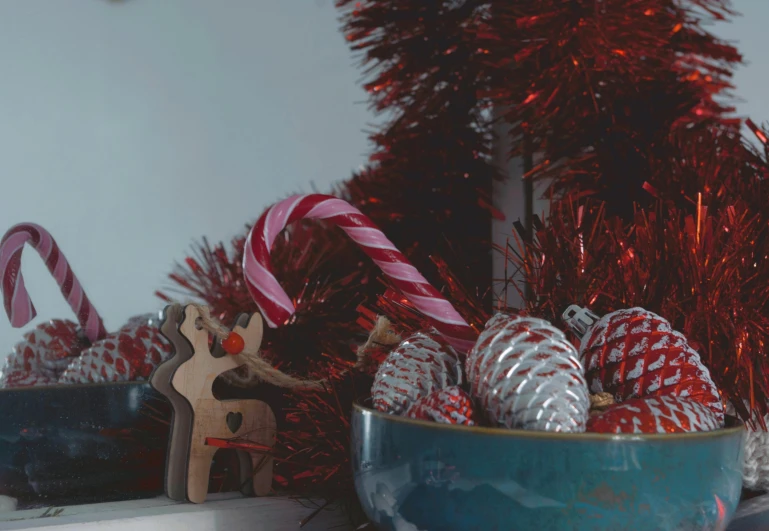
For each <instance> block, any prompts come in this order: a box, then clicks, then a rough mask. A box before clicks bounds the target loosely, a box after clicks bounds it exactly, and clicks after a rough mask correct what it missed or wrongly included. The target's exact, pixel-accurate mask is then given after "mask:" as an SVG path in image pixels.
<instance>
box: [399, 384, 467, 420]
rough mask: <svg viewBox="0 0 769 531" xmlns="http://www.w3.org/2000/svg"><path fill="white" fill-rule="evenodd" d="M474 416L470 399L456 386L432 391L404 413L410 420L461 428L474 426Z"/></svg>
mask: <svg viewBox="0 0 769 531" xmlns="http://www.w3.org/2000/svg"><path fill="white" fill-rule="evenodd" d="M474 415H475V413H474V412H473V401H472V399H471V398H470V396H469V395H468V394H467V393H465V392H464V391H463V390H462V388H461V387H457V386H452V387H447V388H445V389H440V390H438V391H433V392H432V393H430V394H429V395H427V396H424V397H422V398H420V399H419V400H417V401H416V402H414V403H413V404H412V405H411V407H409V409H408V411H407V412H406V416H407V417H409V418H412V419H419V420H431V421H433V422H440V423H441V424H459V425H462V426H474V425H475V421H474V420H473V417H474Z"/></svg>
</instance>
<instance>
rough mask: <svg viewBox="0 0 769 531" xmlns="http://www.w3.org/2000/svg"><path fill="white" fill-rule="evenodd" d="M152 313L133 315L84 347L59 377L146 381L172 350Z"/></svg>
mask: <svg viewBox="0 0 769 531" xmlns="http://www.w3.org/2000/svg"><path fill="white" fill-rule="evenodd" d="M158 324H159V320H158V317H157V316H156V315H154V314H150V315H147V316H140V317H133V318H131V319H130V320H129V322H128V324H126V326H124V327H123V328H121V329H120V330H118V331H117V332H114V333H112V334H109V335H108V336H107V337H106V338H104V339H102V340H101V341H98V342H96V343H95V344H94V345H93V346H92V347H91V348H89V349H86V350H84V351H83V352H82V353H81V354H80V356H79V357H78V358H77V359H76V360H74V361H73V362H72V363H71V364H70V365H69V367H67V370H66V371H65V372H64V374H63V375H62V377H61V379H60V380H59V381H60V382H61V383H92V382H129V381H137V380H146V379H147V378H149V376H150V374H152V371H153V370H154V369H155V367H157V366H158V365H159V364H160V363H161V362H163V361H165V360H166V359H167V358H168V356H169V355H170V353H171V345H170V343H168V341H167V340H166V339H165V338H164V337H163V336H162V335H161V333H160V330H159V328H158Z"/></svg>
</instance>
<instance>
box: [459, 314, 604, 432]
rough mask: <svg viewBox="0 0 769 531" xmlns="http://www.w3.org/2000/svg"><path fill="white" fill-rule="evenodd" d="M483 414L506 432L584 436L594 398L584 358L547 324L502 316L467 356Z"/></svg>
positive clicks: (473, 391)
mask: <svg viewBox="0 0 769 531" xmlns="http://www.w3.org/2000/svg"><path fill="white" fill-rule="evenodd" d="M466 371H467V377H468V380H469V382H470V386H471V394H472V396H473V397H474V398H475V399H476V401H477V402H478V405H479V409H480V411H481V414H485V415H486V417H487V418H488V419H489V421H490V422H492V423H493V424H498V425H501V426H504V427H506V428H510V429H513V428H518V429H526V430H539V431H556V432H583V431H585V424H586V422H587V419H588V412H589V409H590V398H589V394H588V389H587V383H586V381H585V377H584V375H583V371H582V365H581V364H580V362H579V355H578V354H577V351H576V349H575V348H574V346H573V345H572V344H571V343H569V341H568V340H567V339H566V336H564V334H563V332H561V331H560V330H558V329H557V328H555V327H554V326H552V325H551V324H550V323H548V322H547V321H544V320H542V319H535V318H532V317H520V316H514V315H507V314H503V313H499V314H497V315H495V316H494V317H492V318H491V319H490V320H489V322H488V323H486V327H485V329H484V330H483V332H481V335H480V337H479V338H478V341H477V342H476V344H475V346H474V347H473V349H472V350H471V351H470V353H469V354H468V356H467V364H466Z"/></svg>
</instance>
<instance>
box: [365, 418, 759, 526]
mask: <svg viewBox="0 0 769 531" xmlns="http://www.w3.org/2000/svg"><path fill="white" fill-rule="evenodd" d="M743 432H744V427H743V426H742V425H740V424H739V423H737V422H736V421H735V422H732V423H730V425H728V427H727V428H725V429H722V430H718V431H713V432H704V433H687V434H680V435H679V434H676V435H664V434H661V435H608V434H588V433H583V434H559V433H546V432H531V431H521V430H511V431H508V430H501V429H491V428H467V427H461V426H448V425H445V424H436V423H431V422H422V421H417V420H411V419H406V418H402V417H396V416H391V415H386V414H383V413H379V412H377V411H374V410H372V409H369V408H366V407H364V406H362V405H360V404H356V405H355V407H354V411H353V418H352V460H353V470H354V473H355V488H356V490H357V492H358V497H359V498H360V500H361V503H362V504H363V507H364V509H365V510H366V513H367V515H368V516H369V518H370V519H371V521H372V522H374V523H375V524H376V525H377V526H378V528H379V529H381V530H388V531H389V530H392V531H395V530H397V531H417V530H421V531H438V530H440V531H454V530H456V531H473V530H478V531H495V530H500V531H502V530H504V531H511V530H536V531H550V530H554V531H564V530H591V531H592V530H607V531H609V530H610V531H621V530H628V531H667V530H671V531H672V530H675V531H686V530H692V531H694V530H697V531H700V530H714V531H715V530H719V531H722V530H723V529H725V528H726V525H727V523H728V521H729V519H730V518H731V516H732V515H733V514H734V511H735V509H736V507H737V503H738V501H739V499H740V491H741V486H742V447H743Z"/></svg>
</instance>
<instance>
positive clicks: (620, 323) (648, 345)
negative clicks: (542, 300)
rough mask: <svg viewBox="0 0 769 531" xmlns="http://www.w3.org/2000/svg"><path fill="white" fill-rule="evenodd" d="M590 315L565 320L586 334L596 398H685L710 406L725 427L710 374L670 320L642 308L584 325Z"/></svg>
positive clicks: (583, 353)
mask: <svg viewBox="0 0 769 531" xmlns="http://www.w3.org/2000/svg"><path fill="white" fill-rule="evenodd" d="M574 308H576V311H572V312H571V313H570V310H572V309H574ZM586 315H590V314H589V312H587V311H585V310H582V309H579V308H578V307H570V308H569V310H567V311H566V313H565V314H564V317H566V320H567V322H569V325H570V326H572V328H574V330H575V331H576V332H577V333H582V332H584V337H582V343H581V346H580V358H581V360H582V363H583V365H584V367H585V377H586V378H587V382H588V386H589V387H590V391H591V392H592V393H600V392H607V393H610V394H612V395H613V396H614V398H615V400H616V401H617V402H625V401H627V400H631V399H633V398H641V397H652V396H657V397H660V396H665V397H668V396H670V397H677V398H685V399H687V400H690V401H693V402H697V403H699V404H702V405H704V406H706V407H707V408H709V409H710V410H711V411H713V413H714V414H715V416H716V418H717V419H718V422H719V423H723V420H724V409H723V404H722V402H721V398H720V395H719V393H718V389H717V387H716V385H715V384H714V383H713V380H712V379H711V378H710V372H709V371H708V369H707V367H705V365H704V364H703V363H702V361H701V360H700V356H699V354H697V352H696V351H695V350H694V349H693V348H692V347H691V346H690V345H689V343H688V341H687V340H686V338H685V337H684V336H683V334H681V333H680V332H677V331H675V330H673V329H672V327H671V326H670V323H669V322H668V321H667V320H665V319H664V318H662V317H660V316H659V315H657V314H655V313H653V312H650V311H648V310H645V309H643V308H629V309H624V310H618V311H615V312H612V313H609V314H607V315H605V316H603V317H602V318H600V319H597V318H595V316H592V317H593V318H592V319H591V318H588V319H587V320H586V321H585V320H584V317H585V316H586ZM580 319H583V320H582V321H580ZM592 321H596V322H592ZM586 324H587V325H588V326H585V325H586ZM580 326H581V328H580Z"/></svg>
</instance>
